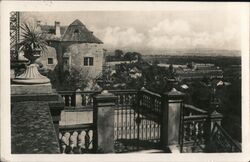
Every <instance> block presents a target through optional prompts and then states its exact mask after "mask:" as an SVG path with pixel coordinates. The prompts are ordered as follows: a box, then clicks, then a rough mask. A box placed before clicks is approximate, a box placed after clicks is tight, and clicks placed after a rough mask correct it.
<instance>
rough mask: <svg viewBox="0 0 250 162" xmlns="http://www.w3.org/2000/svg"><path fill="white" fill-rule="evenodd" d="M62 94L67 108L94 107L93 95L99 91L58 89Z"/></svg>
mask: <svg viewBox="0 0 250 162" xmlns="http://www.w3.org/2000/svg"><path fill="white" fill-rule="evenodd" d="M58 93H59V94H60V95H61V96H62V98H63V99H64V103H65V108H66V109H72V108H92V106H93V96H94V95H95V94H98V93H100V92H98V91H58Z"/></svg>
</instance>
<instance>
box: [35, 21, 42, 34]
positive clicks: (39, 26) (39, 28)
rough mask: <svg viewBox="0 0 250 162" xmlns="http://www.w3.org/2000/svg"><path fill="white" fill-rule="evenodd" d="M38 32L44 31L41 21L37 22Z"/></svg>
mask: <svg viewBox="0 0 250 162" xmlns="http://www.w3.org/2000/svg"><path fill="white" fill-rule="evenodd" d="M36 30H37V31H39V32H41V31H42V29H41V21H40V20H38V21H36Z"/></svg>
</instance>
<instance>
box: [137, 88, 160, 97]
mask: <svg viewBox="0 0 250 162" xmlns="http://www.w3.org/2000/svg"><path fill="white" fill-rule="evenodd" d="M141 91H142V92H146V93H149V94H150V95H153V96H156V97H161V95H160V94H158V93H155V92H152V91H150V90H147V89H146V88H142V89H141Z"/></svg>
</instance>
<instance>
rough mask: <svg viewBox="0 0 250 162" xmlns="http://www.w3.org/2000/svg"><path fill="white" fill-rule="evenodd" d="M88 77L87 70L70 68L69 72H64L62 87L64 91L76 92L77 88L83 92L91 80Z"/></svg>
mask: <svg viewBox="0 0 250 162" xmlns="http://www.w3.org/2000/svg"><path fill="white" fill-rule="evenodd" d="M89 75H90V73H89V71H88V70H87V69H84V68H80V69H77V68H74V67H71V69H70V71H65V72H64V75H63V81H62V82H63V87H64V88H65V90H76V89H78V88H80V89H81V90H83V89H84V88H86V87H87V85H88V82H89V81H90V79H91V78H90V76H89Z"/></svg>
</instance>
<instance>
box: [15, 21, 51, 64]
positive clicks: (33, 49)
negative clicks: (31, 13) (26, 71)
mask: <svg viewBox="0 0 250 162" xmlns="http://www.w3.org/2000/svg"><path fill="white" fill-rule="evenodd" d="M20 28H21V29H22V35H21V37H22V39H21V42H20V43H19V46H20V48H19V51H23V52H24V57H26V58H27V59H28V60H29V61H30V64H32V63H34V62H35V60H36V59H37V58H39V57H40V53H41V51H43V52H45V51H46V50H47V42H46V40H45V35H44V34H43V33H42V32H40V31H38V30H37V28H36V27H34V26H32V25H28V24H27V23H23V24H22V25H21V26H20Z"/></svg>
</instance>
